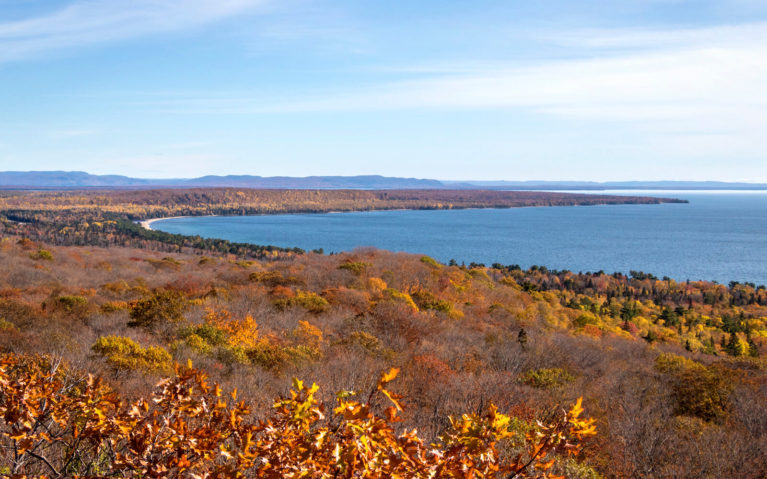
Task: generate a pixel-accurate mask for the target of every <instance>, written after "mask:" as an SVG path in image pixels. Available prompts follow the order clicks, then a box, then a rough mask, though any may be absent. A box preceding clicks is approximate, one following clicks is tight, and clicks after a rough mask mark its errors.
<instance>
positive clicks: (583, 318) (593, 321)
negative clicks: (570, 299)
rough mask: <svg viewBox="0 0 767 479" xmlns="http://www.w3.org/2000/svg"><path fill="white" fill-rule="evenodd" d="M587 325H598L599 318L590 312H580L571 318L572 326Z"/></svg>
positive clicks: (580, 326) (581, 326)
mask: <svg viewBox="0 0 767 479" xmlns="http://www.w3.org/2000/svg"><path fill="white" fill-rule="evenodd" d="M587 325H593V326H599V318H597V317H596V316H595V315H594V314H592V313H581V314H580V315H578V317H577V318H575V319H574V320H573V326H574V327H576V328H583V327H586V326H587Z"/></svg>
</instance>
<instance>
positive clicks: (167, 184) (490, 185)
mask: <svg viewBox="0 0 767 479" xmlns="http://www.w3.org/2000/svg"><path fill="white" fill-rule="evenodd" d="M225 187H230V188H262V189H359V190H404V189H488V190H580V191H600V190H609V189H621V190H767V183H744V182H740V183H728V182H722V181H608V182H595V181H438V180H430V179H419V178H399V177H390V176H380V175H361V176H306V177H292V176H268V177H264V176H253V175H227V176H215V175H210V176H202V177H200V178H172V179H147V178H131V177H129V176H122V175H92V174H90V173H86V172H84V171H2V172H0V189H85V188H87V189H98V188H102V189H139V188H225Z"/></svg>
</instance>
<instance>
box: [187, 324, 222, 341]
mask: <svg viewBox="0 0 767 479" xmlns="http://www.w3.org/2000/svg"><path fill="white" fill-rule="evenodd" d="M179 336H181V337H182V338H184V339H188V338H189V337H190V336H197V337H198V338H200V339H201V340H202V341H204V342H205V343H206V344H208V345H210V346H221V345H224V344H226V343H227V339H228V334H227V333H226V332H225V331H224V330H222V329H220V328H218V327H216V326H214V325H212V324H210V323H205V324H201V325H199V326H187V327H186V328H183V329H181V331H180V332H179Z"/></svg>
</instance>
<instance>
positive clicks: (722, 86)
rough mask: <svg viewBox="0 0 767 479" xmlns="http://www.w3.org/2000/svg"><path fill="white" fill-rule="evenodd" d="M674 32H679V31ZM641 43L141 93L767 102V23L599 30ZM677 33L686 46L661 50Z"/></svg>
mask: <svg viewBox="0 0 767 479" xmlns="http://www.w3.org/2000/svg"><path fill="white" fill-rule="evenodd" d="M674 35H676V36H674ZM592 38H594V40H593V42H594V43H599V44H601V43H610V44H621V45H623V46H624V47H631V48H633V47H637V48H640V50H638V51H635V50H633V49H632V50H631V51H623V52H620V53H617V54H610V55H596V56H594V57H593V58H581V59H571V60H547V61H542V62H535V63H527V64H504V63H495V64H492V63H486V64H481V63H480V64H471V63H467V64H458V65H457V66H450V65H443V66H435V65H429V66H426V67H423V68H419V67H418V66H413V67H406V68H404V69H402V71H403V72H405V73H412V75H411V76H412V78H413V79H411V80H407V81H398V82H390V83H379V84H377V85H375V86H372V87H371V86H366V87H364V88H359V89H350V90H348V91H344V92H338V91H336V92H327V91H324V92H318V93H317V94H316V95H313V96H308V97H303V98H296V97H289V96H285V97H283V98H281V99H275V98H274V97H272V98H264V97H258V96H249V95H237V94H230V95H216V96H210V95H201V96H189V97H186V98H183V97H173V98H164V99H163V98H148V97H147V98H145V99H144V104H143V106H145V107H147V108H157V109H165V110H166V111H189V112H194V111H198V112H218V113H269V112H275V113H290V112H311V111H382V110H406V109H514V108H522V109H527V110H530V111H533V112H539V113H543V114H549V115H556V116H561V117H568V118H582V119H592V120H608V121H644V120H647V121H663V120H669V121H683V120H694V121H695V122H696V123H697V122H699V121H701V120H702V119H704V118H705V119H707V120H708V121H709V123H711V122H716V123H720V124H721V125H722V126H727V125H730V126H732V125H733V123H732V122H733V121H735V124H742V123H744V122H749V123H754V124H755V123H761V122H762V121H763V119H764V115H765V108H767V89H765V88H764V85H767V23H760V24H751V25H744V26H742V27H727V28H722V29H702V30H700V31H697V32H694V31H691V30H684V31H680V32H677V33H676V34H675V33H674V32H671V31H669V32H655V33H654V34H651V33H649V32H645V33H642V34H636V33H635V34H631V35H629V34H624V38H622V39H621V40H600V38H602V39H605V38H618V36H617V34H616V33H615V32H603V33H602V34H594V36H593V37H592ZM674 38H676V39H677V40H678V42H679V43H683V45H682V46H678V47H677V48H666V49H663V50H655V49H654V48H650V47H651V46H652V45H655V44H658V43H665V42H670V41H671V40H672V39H674Z"/></svg>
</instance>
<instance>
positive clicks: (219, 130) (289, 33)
mask: <svg viewBox="0 0 767 479" xmlns="http://www.w3.org/2000/svg"><path fill="white" fill-rule="evenodd" d="M765 127H767V2H765V1H764V0H721V1H693V0H691V1H685V0H621V1H619V2H606V1H604V0H602V1H591V0H583V1H573V0H559V1H557V0H537V1H515V0H506V1H483V0H474V1H451V0H442V1H431V0H422V1H412V0H410V1H402V0H389V1H385V2H384V1H379V2H373V1H359V0H357V1H329V0H279V1H271V0H217V1H210V0H184V1H180V2H179V1H161V0H108V1H99V0H74V1H73V0H69V1H42V0H16V1H11V0H0V170H52V169H61V170H84V171H88V172H91V173H97V174H107V173H116V174H126V175H131V176H139V177H154V178H169V177H192V176H200V175H205V174H253V175H262V176H274V175H290V176H307V175H356V174H383V175H388V176H407V177H425V178H437V179H471V180H536V179H538V180H601V181H605V180H630V179H639V180H659V179H670V180H725V181H761V182H767V154H765V152H767V134H765Z"/></svg>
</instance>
